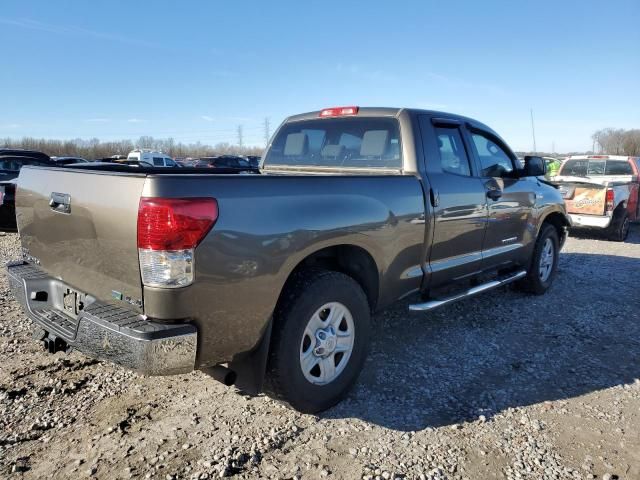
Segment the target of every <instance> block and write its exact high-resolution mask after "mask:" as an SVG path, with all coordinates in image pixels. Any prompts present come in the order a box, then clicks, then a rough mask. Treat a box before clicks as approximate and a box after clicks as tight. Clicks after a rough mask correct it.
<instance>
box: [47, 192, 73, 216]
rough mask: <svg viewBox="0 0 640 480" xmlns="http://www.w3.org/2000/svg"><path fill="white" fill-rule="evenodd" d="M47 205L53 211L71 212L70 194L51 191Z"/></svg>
mask: <svg viewBox="0 0 640 480" xmlns="http://www.w3.org/2000/svg"><path fill="white" fill-rule="evenodd" d="M49 206H50V207H51V210H53V211H54V212H59V213H71V195H69V194H68V193H58V192H51V196H50V197H49Z"/></svg>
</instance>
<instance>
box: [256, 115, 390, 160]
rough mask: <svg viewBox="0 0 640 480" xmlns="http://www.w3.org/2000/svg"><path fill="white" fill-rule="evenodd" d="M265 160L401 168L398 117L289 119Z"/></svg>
mask: <svg viewBox="0 0 640 480" xmlns="http://www.w3.org/2000/svg"><path fill="white" fill-rule="evenodd" d="M265 164H266V165H269V166H272V165H285V166H302V167H352V168H354V167H355V168H368V169H376V168H380V169H401V168H402V156H401V148H400V132H399V128H398V121H397V120H395V119H392V118H358V117H349V118H331V119H318V120H306V121H300V122H292V123H289V124H286V125H284V126H283V127H282V128H281V129H280V131H279V132H278V134H277V135H276V137H275V139H274V140H273V143H272V144H271V148H270V149H269V151H268V153H267V156H266V158H265Z"/></svg>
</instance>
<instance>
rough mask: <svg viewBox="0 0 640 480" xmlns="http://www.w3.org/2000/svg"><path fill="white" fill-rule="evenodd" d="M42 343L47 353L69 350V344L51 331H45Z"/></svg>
mask: <svg viewBox="0 0 640 480" xmlns="http://www.w3.org/2000/svg"><path fill="white" fill-rule="evenodd" d="M42 344H43V346H44V349H45V350H46V351H47V352H49V353H56V352H66V351H67V350H69V344H68V343H67V342H65V341H64V340H63V339H62V338H60V337H57V336H55V335H53V334H51V333H47V335H46V336H45V337H44V338H43V339H42Z"/></svg>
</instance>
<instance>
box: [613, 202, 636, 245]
mask: <svg viewBox="0 0 640 480" xmlns="http://www.w3.org/2000/svg"><path fill="white" fill-rule="evenodd" d="M630 226H631V220H630V219H629V213H628V212H627V211H626V210H620V213H617V214H616V215H614V217H613V221H612V222H611V226H610V227H609V239H610V240H613V241H614V242H624V241H625V240H626V239H627V237H628V236H629V227H630Z"/></svg>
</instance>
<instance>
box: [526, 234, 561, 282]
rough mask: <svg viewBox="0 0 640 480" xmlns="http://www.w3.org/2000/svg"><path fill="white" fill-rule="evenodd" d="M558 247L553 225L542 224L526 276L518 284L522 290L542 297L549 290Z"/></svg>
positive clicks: (555, 266) (554, 272) (555, 267)
mask: <svg viewBox="0 0 640 480" xmlns="http://www.w3.org/2000/svg"><path fill="white" fill-rule="evenodd" d="M559 245H560V241H559V239H558V232H557V231H556V229H555V228H554V227H553V225H549V224H548V223H545V224H543V225H542V228H540V233H539V234H538V238H537V239H536V244H535V247H534V249H533V257H532V258H531V262H530V264H529V271H528V272H527V276H526V277H525V278H524V279H523V280H522V281H521V282H519V283H518V285H519V286H520V287H521V289H522V290H524V291H527V292H530V293H534V294H536V295H542V294H543V293H545V292H546V291H547V290H548V289H549V287H550V286H551V284H552V283H553V279H554V278H555V275H556V270H557V267H558V253H559V251H560V247H559Z"/></svg>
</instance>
